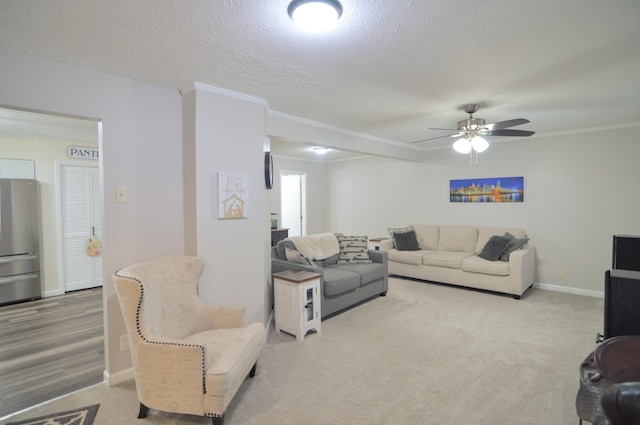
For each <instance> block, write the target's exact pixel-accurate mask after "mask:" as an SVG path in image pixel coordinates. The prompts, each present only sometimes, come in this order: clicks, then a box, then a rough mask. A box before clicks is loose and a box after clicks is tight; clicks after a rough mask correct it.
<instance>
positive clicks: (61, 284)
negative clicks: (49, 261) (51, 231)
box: [47, 160, 104, 296]
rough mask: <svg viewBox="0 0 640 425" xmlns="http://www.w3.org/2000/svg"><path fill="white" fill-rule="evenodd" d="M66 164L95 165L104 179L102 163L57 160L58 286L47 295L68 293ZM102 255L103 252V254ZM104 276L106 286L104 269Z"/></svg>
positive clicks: (77, 165) (102, 215) (72, 165)
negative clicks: (64, 195) (63, 202)
mask: <svg viewBox="0 0 640 425" xmlns="http://www.w3.org/2000/svg"><path fill="white" fill-rule="evenodd" d="M65 166H70V167H93V168H97V169H98V173H99V176H100V180H102V176H101V175H100V164H99V163H94V162H91V163H88V162H79V161H66V160H57V161H55V167H56V170H55V172H56V177H55V178H56V215H57V217H56V219H57V226H56V238H57V241H58V250H57V251H58V252H57V257H58V258H57V264H58V288H57V289H56V291H55V294H54V293H53V291H50V292H49V293H48V294H47V295H48V296H51V295H63V294H66V293H67V292H66V284H65V275H64V229H63V215H62V168H63V167H65ZM100 189H101V190H102V183H101V184H100ZM100 198H101V199H102V202H104V194H100ZM100 208H102V213H101V217H102V226H103V232H104V206H103V205H101V206H100ZM101 255H102V254H101ZM102 275H103V276H102V278H103V282H102V285H103V286H104V270H103V273H102Z"/></svg>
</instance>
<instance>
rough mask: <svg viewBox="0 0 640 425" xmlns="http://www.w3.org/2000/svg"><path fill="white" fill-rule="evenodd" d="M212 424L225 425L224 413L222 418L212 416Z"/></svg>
mask: <svg viewBox="0 0 640 425" xmlns="http://www.w3.org/2000/svg"><path fill="white" fill-rule="evenodd" d="M211 422H212V423H213V425H224V413H223V414H222V416H212V417H211Z"/></svg>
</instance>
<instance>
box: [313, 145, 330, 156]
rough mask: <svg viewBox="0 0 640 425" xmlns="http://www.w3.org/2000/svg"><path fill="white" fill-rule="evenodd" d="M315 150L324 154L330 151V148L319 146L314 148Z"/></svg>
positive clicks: (319, 153)
mask: <svg viewBox="0 0 640 425" xmlns="http://www.w3.org/2000/svg"><path fill="white" fill-rule="evenodd" d="M313 151H314V152H315V153H317V154H318V155H324V154H325V153H327V152H329V148H323V147H320V146H318V147H316V148H313Z"/></svg>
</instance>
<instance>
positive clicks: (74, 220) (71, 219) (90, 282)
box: [61, 165, 102, 292]
mask: <svg viewBox="0 0 640 425" xmlns="http://www.w3.org/2000/svg"><path fill="white" fill-rule="evenodd" d="M61 188H62V190H61V192H62V232H63V263H64V270H63V274H64V284H65V292H69V291H76V290H78V289H86V288H94V287H96V286H102V254H98V255H94V256H90V255H89V254H88V253H87V243H88V241H89V237H90V236H92V235H95V237H97V238H98V239H99V240H101V239H102V207H101V199H102V197H101V196H100V178H99V169H98V167H88V166H74V165H63V166H62V167H61Z"/></svg>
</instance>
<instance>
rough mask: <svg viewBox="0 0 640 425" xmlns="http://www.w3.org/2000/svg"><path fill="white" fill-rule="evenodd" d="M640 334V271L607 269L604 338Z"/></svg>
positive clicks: (605, 277) (605, 278)
mask: <svg viewBox="0 0 640 425" xmlns="http://www.w3.org/2000/svg"><path fill="white" fill-rule="evenodd" d="M620 335H640V272H637V271H631V270H607V271H606V272H605V276H604V338H605V339H608V338H612V337H614V336H620Z"/></svg>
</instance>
